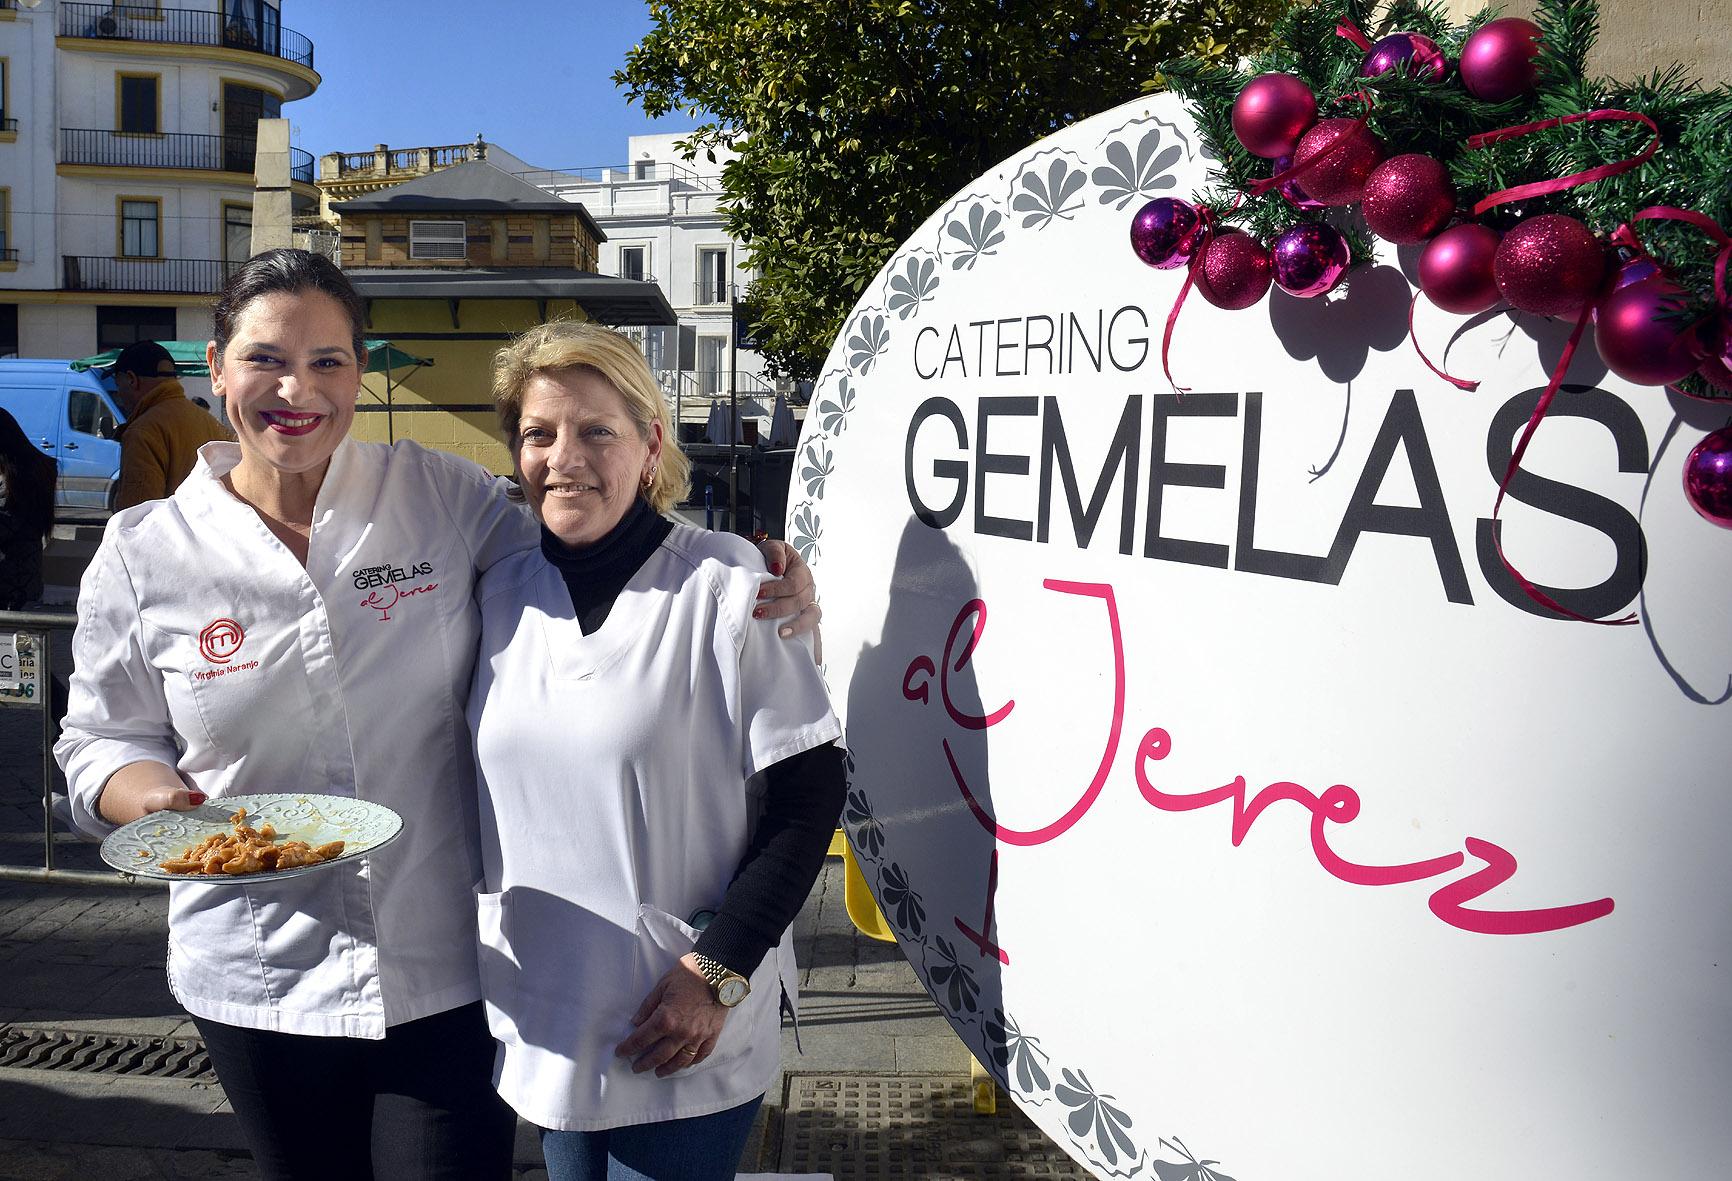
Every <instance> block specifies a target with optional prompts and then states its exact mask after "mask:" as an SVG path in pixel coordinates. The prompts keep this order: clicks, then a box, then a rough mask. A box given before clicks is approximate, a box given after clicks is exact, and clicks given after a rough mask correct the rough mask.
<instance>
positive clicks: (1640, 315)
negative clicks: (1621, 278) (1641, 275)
mask: <svg viewBox="0 0 1732 1181" xmlns="http://www.w3.org/2000/svg"><path fill="white" fill-rule="evenodd" d="M1684 299H1685V293H1684V289H1683V288H1681V287H1679V286H1678V285H1677V284H1676V283H1673V282H1672V281H1671V280H1670V279H1667V278H1665V277H1663V276H1659V275H1656V276H1654V277H1652V278H1648V279H1644V280H1642V281H1641V282H1639V283H1632V284H1630V285H1629V286H1627V287H1620V288H1618V289H1617V290H1616V291H1613V292H1612V293H1611V294H1610V295H1608V296H1606V298H1605V299H1604V300H1603V301H1602V302H1601V303H1600V307H1599V316H1600V318H1599V321H1598V323H1597V325H1596V327H1595V328H1594V344H1595V345H1597V346H1598V347H1599V350H1600V359H1601V360H1602V361H1604V362H1605V363H1606V368H1608V369H1610V370H1611V371H1612V372H1613V373H1616V374H1617V375H1618V376H1619V377H1621V378H1623V379H1624V380H1625V381H1633V382H1635V383H1636V384H1637V385H1670V384H1671V383H1672V382H1674V381H1677V380H1679V379H1680V378H1683V377H1688V376H1689V375H1690V374H1692V373H1694V372H1695V371H1696V367H1697V366H1698V365H1700V364H1701V363H1702V354H1703V351H1704V350H1703V347H1702V338H1701V334H1700V333H1699V332H1698V331H1697V325H1695V324H1692V323H1690V322H1689V321H1687V320H1681V319H1679V318H1677V315H1676V314H1677V312H1679V311H1680V310H1681V309H1682V308H1683V306H1684V304H1683V300H1684Z"/></svg>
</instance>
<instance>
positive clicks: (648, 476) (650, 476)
mask: <svg viewBox="0 0 1732 1181" xmlns="http://www.w3.org/2000/svg"><path fill="white" fill-rule="evenodd" d="M655 482H656V470H655V468H653V467H652V468H650V470H649V471H647V472H645V473H644V474H643V491H645V492H648V491H649V490H650V485H651V484H654V483H655Z"/></svg>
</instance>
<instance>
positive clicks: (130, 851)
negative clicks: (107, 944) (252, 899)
mask: <svg viewBox="0 0 1732 1181" xmlns="http://www.w3.org/2000/svg"><path fill="white" fill-rule="evenodd" d="M237 808H245V809H246V810H247V822H248V823H249V824H251V825H253V826H254V827H258V826H259V825H263V824H270V825H272V826H273V827H274V828H275V829H276V830H277V839H278V841H279V842H281V841H294V840H300V841H306V842H307V843H308V844H309V845H312V846H313V847H314V848H317V847H318V846H320V845H323V844H326V843H327V842H330V841H342V842H343V851H342V853H341V854H339V855H338V856H336V857H333V858H332V859H331V860H329V861H321V862H319V863H318V864H316V865H299V866H296V867H295V868H293V869H280V870H266V871H263V872H260V873H247V874H205V873H169V872H168V871H167V870H164V869H162V868H161V863H162V862H164V861H167V860H169V859H170V858H172V857H178V856H179V855H180V854H181V853H183V852H184V851H185V850H186V849H187V847H188V846H190V845H196V844H198V843H199V842H200V841H202V840H204V839H205V838H206V837H207V836H209V835H210V834H211V833H213V832H231V831H233V826H232V825H231V824H230V823H229V820H228V818H229V816H231V815H233V813H234V811H235V810H236V809H237ZM402 830H403V818H402V817H401V816H399V815H397V813H395V812H393V811H392V810H391V809H389V808H387V807H386V806H385V805H383V804H375V803H373V802H372V801H371V800H357V799H353V798H352V797H349V796H324V795H308V794H306V793H282V794H275V795H241V796H223V797H222V798H221V799H217V800H212V801H210V804H209V805H206V806H204V807H201V808H199V809H196V810H195V811H192V812H152V813H151V814H150V815H148V816H141V817H139V818H138V819H137V820H134V821H133V822H132V823H130V824H124V825H122V826H121V827H119V828H117V829H115V830H114V831H113V832H111V833H109V834H108V837H107V839H106V840H104V841H103V842H102V859H103V860H104V861H106V862H108V864H109V865H111V866H113V867H114V868H115V869H118V870H120V871H121V872H122V873H129V874H133V875H135V876H137V877H141V878H156V879H158V880H160V881H165V882H230V883H234V882H246V883H249V884H252V883H257V882H278V881H282V880H283V879H285V878H293V877H299V876H300V875H302V874H306V873H315V872H317V871H318V870H321V869H325V868H328V867H329V866H333V865H341V864H343V863H344V862H347V861H353V860H354V859H355V858H357V857H365V856H367V855H368V854H369V853H372V852H374V851H376V850H378V849H379V848H381V847H382V846H384V845H387V844H389V843H390V842H391V841H392V840H394V839H396V836H397V834H398V833H399V832H401V831H402Z"/></svg>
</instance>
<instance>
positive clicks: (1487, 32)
mask: <svg viewBox="0 0 1732 1181" xmlns="http://www.w3.org/2000/svg"><path fill="white" fill-rule="evenodd" d="M1539 37H1540V29H1539V26H1538V25H1536V24H1534V23H1533V22H1532V21H1525V20H1522V19H1521V18H1520V17H1519V16H1506V17H1504V18H1503V19H1502V20H1495V21H1490V22H1488V23H1486V24H1485V25H1483V26H1482V27H1480V28H1479V29H1477V30H1475V32H1474V34H1473V36H1471V37H1469V38H1468V39H1467V41H1466V43H1465V44H1463V45H1462V47H1461V61H1460V62H1459V63H1458V64H1457V66H1456V69H1457V71H1458V72H1459V73H1460V74H1461V84H1462V85H1463V86H1465V87H1466V88H1467V92H1468V93H1469V94H1471V95H1473V96H1474V97H1475V98H1477V99H1480V100H1482V101H1484V102H1488V103H1501V102H1507V101H1508V100H1510V99H1512V98H1515V97H1517V96H1518V95H1523V94H1526V93H1528V92H1529V91H1530V90H1532V89H1533V88H1534V84H1535V81H1536V80H1537V72H1536V71H1535V69H1534V57H1535V55H1537V54H1538V53H1539V51H1540V47H1539Z"/></svg>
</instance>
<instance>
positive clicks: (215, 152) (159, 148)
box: [60, 127, 313, 184]
mask: <svg viewBox="0 0 1732 1181" xmlns="http://www.w3.org/2000/svg"><path fill="white" fill-rule="evenodd" d="M257 156H258V141H257V140H256V139H254V138H252V137H251V136H245V135H188V134H186V133H185V132H171V133H168V134H146V133H139V132H121V131H99V130H95V129H92V128H84V127H63V128H61V129H60V162H61V163H62V164H108V165H119V166H120V167H123V168H204V169H210V170H212V171H215V172H245V173H248V174H251V172H252V170H253V162H254V160H255V159H256V158H257ZM289 177H290V179H292V180H298V181H304V182H306V183H307V184H312V183H313V155H312V153H311V152H303V151H302V150H301V149H300V148H290V149H289Z"/></svg>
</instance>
